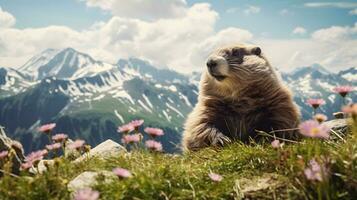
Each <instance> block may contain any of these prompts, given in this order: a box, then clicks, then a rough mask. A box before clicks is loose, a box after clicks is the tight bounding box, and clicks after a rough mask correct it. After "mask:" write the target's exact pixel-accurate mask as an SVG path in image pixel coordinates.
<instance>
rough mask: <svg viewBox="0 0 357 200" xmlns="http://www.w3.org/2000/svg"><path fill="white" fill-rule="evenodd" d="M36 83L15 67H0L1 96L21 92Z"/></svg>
mask: <svg viewBox="0 0 357 200" xmlns="http://www.w3.org/2000/svg"><path fill="white" fill-rule="evenodd" d="M34 84H35V83H34V82H32V81H30V80H29V77H28V76H26V75H25V74H22V73H21V72H19V71H17V70H15V69H11V68H0V90H1V94H0V96H1V97H6V96H10V95H14V94H17V93H20V92H22V91H24V90H26V89H27V88H29V87H30V86H32V85H34Z"/></svg>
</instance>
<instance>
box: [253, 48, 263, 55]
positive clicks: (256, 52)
mask: <svg viewBox="0 0 357 200" xmlns="http://www.w3.org/2000/svg"><path fill="white" fill-rule="evenodd" d="M252 53H253V54H255V55H257V56H260V54H261V53H262V50H261V49H260V48H259V47H254V48H253V49H252Z"/></svg>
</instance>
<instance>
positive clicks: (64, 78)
mask: <svg viewBox="0 0 357 200" xmlns="http://www.w3.org/2000/svg"><path fill="white" fill-rule="evenodd" d="M20 69H21V72H22V74H24V75H23V76H24V78H23V79H24V80H26V81H27V82H29V85H28V87H27V88H26V89H25V90H22V91H19V92H17V93H16V94H12V95H8V96H7V97H6V98H0V108H1V110H2V112H1V113H0V123H1V124H2V125H3V126H5V127H7V129H8V132H9V133H12V135H13V136H14V137H17V138H18V139H20V140H21V141H22V142H24V144H25V149H26V150H31V149H32V148H34V147H35V146H36V147H39V146H41V145H43V143H44V142H45V140H44V141H43V142H41V141H42V139H40V140H39V141H40V142H38V143H35V144H34V145H35V146H33V144H32V143H30V142H31V141H32V140H35V138H36V137H39V135H38V134H37V133H36V127H37V126H38V125H40V124H43V123H47V122H50V121H51V122H53V121H54V122H56V123H57V130H58V131H61V132H67V133H69V134H70V135H72V137H74V138H75V137H81V138H84V139H86V140H87V141H88V142H89V143H90V144H93V145H95V144H96V143H97V142H99V141H101V140H102V139H103V138H115V139H117V137H118V133H117V132H116V127H117V126H118V125H120V124H123V123H125V122H128V121H130V120H132V119H136V118H143V119H144V120H145V121H146V124H147V125H148V126H156V127H161V128H163V129H164V130H165V131H166V132H167V133H168V134H167V135H166V136H165V137H163V138H162V140H163V142H164V147H165V148H166V150H168V151H173V150H174V148H176V147H175V145H173V144H172V143H178V141H179V138H180V132H181V130H182V123H183V121H184V118H185V116H186V115H187V113H188V112H189V111H190V110H191V109H192V107H193V105H194V104H195V103H196V94H197V88H196V87H195V86H194V85H191V84H189V83H188V77H186V76H185V75H181V74H179V73H177V72H174V71H171V70H166V69H156V68H155V67H154V66H152V65H150V63H148V62H146V61H142V60H140V59H136V58H130V59H128V60H123V59H122V60H119V61H118V63H117V64H108V63H104V62H101V61H97V60H95V59H93V58H91V57H90V56H89V55H86V54H83V53H80V52H77V51H75V50H74V49H71V48H67V49H64V50H46V51H44V52H43V55H37V56H35V57H33V58H32V59H31V60H30V61H29V62H27V63H26V64H25V65H24V66H22V67H21V68H20ZM14 71H16V70H14ZM0 74H1V73H0ZM0 77H1V76H0ZM25 77H26V78H25ZM0 80H2V79H1V78H0ZM19 80H20V79H19ZM0 84H1V85H2V86H1V89H2V91H5V90H3V89H5V86H6V88H9V87H10V88H16V87H17V86H16V85H15V84H10V82H9V78H7V79H4V80H3V81H1V82H0ZM8 86H9V87H8ZM2 93H3V92H2ZM36 140H38V139H36ZM30 144H31V145H30Z"/></svg>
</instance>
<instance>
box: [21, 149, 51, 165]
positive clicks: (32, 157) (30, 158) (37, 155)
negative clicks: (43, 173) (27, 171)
mask: <svg viewBox="0 0 357 200" xmlns="http://www.w3.org/2000/svg"><path fill="white" fill-rule="evenodd" d="M47 153H48V151H47V150H38V151H35V152H32V153H30V154H29V155H27V156H26V157H25V161H26V162H30V163H32V162H35V161H40V160H42V159H43V157H44V156H46V155H47Z"/></svg>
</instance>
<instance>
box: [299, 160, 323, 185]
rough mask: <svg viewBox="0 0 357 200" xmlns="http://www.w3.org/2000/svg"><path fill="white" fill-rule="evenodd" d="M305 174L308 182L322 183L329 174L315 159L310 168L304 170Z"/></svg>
mask: <svg viewBox="0 0 357 200" xmlns="http://www.w3.org/2000/svg"><path fill="white" fill-rule="evenodd" d="M304 174H305V176H306V178H307V179H308V180H311V181H322V180H323V177H324V176H326V174H327V169H326V168H325V167H324V166H321V165H320V164H319V163H318V162H316V160H315V159H312V160H310V162H309V167H308V168H306V169H305V170H304Z"/></svg>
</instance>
